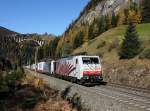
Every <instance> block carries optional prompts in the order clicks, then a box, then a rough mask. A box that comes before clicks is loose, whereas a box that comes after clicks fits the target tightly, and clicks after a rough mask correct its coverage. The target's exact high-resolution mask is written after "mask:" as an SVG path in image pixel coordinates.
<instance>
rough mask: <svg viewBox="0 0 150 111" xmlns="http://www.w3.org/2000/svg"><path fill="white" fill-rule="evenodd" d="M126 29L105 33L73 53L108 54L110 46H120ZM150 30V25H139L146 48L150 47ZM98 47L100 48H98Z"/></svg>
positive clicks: (116, 29) (138, 30)
mask: <svg viewBox="0 0 150 111" xmlns="http://www.w3.org/2000/svg"><path fill="white" fill-rule="evenodd" d="M125 28H126V26H120V27H117V28H113V29H110V30H108V31H107V32H104V33H103V34H101V35H100V36H98V37H96V38H95V39H93V40H90V41H89V42H88V43H85V44H83V45H82V46H81V47H79V48H77V49H75V50H74V52H73V53H74V54H75V53H81V52H87V53H88V54H99V53H100V52H102V51H104V52H107V50H108V48H109V46H110V45H112V44H115V43H116V45H120V43H121V41H122V39H123V37H124V33H125ZM149 30H150V23H149V24H139V25H137V32H138V34H139V37H140V39H141V41H142V42H143V45H144V46H145V47H149V46H150V44H148V42H149V41H150V32H149ZM104 42H105V43H104ZM117 42H118V43H117ZM102 44H105V46H102V47H100V45H102ZM98 46H99V47H100V48H98ZM117 47H118V46H117ZM99 49H100V50H99Z"/></svg>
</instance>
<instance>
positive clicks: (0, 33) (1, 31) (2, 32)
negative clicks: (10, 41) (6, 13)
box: [0, 26, 19, 36]
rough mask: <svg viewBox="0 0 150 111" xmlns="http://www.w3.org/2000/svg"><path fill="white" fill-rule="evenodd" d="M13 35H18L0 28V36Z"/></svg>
mask: <svg viewBox="0 0 150 111" xmlns="http://www.w3.org/2000/svg"><path fill="white" fill-rule="evenodd" d="M14 34H19V33H17V32H14V31H11V30H9V29H7V28H4V27H2V26H0V36H9V35H14Z"/></svg>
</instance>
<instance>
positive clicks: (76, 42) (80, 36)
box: [74, 31, 84, 49]
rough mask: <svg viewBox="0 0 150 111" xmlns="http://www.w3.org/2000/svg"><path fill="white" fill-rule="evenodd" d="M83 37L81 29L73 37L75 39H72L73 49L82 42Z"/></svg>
mask: <svg viewBox="0 0 150 111" xmlns="http://www.w3.org/2000/svg"><path fill="white" fill-rule="evenodd" d="M83 37H84V34H83V32H82V31H80V32H79V33H78V34H77V36H76V37H75V40H74V49H75V48H77V47H80V46H81V45H82V44H83Z"/></svg>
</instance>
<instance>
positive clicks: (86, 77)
mask: <svg viewBox="0 0 150 111" xmlns="http://www.w3.org/2000/svg"><path fill="white" fill-rule="evenodd" d="M55 74H57V75H61V76H64V77H67V78H70V79H72V80H73V81H74V82H76V81H80V82H81V83H86V82H101V81H102V80H103V78H102V67H101V62H100V58H99V56H85V55H80V56H72V57H67V58H62V59H59V60H57V61H56V70H55Z"/></svg>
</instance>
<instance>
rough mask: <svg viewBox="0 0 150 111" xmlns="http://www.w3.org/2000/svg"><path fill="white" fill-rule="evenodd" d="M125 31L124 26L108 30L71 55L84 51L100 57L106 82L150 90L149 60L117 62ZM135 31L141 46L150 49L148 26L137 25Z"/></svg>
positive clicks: (136, 59)
mask: <svg viewBox="0 0 150 111" xmlns="http://www.w3.org/2000/svg"><path fill="white" fill-rule="evenodd" d="M125 30H126V26H120V27H117V28H114V29H110V30H108V31H107V32H105V33H103V34H101V35H100V36H98V37H96V38H95V39H93V40H91V41H89V42H88V43H85V44H83V45H82V46H81V47H80V48H77V49H76V50H74V52H73V53H74V54H75V53H80V52H85V51H86V52H87V53H88V54H91V55H95V54H96V55H100V56H101V58H102V65H103V77H104V80H105V81H107V82H112V83H117V84H124V85H129V86H134V87H142V88H148V89H150V60H140V59H138V57H135V58H134V59H130V60H119V57H118V51H119V47H120V44H121V42H122V39H123V37H124V34H125ZM137 31H138V34H139V38H140V40H141V41H142V45H143V46H144V47H145V48H150V24H140V25H137ZM104 41H105V44H104ZM98 46H99V47H98Z"/></svg>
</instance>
